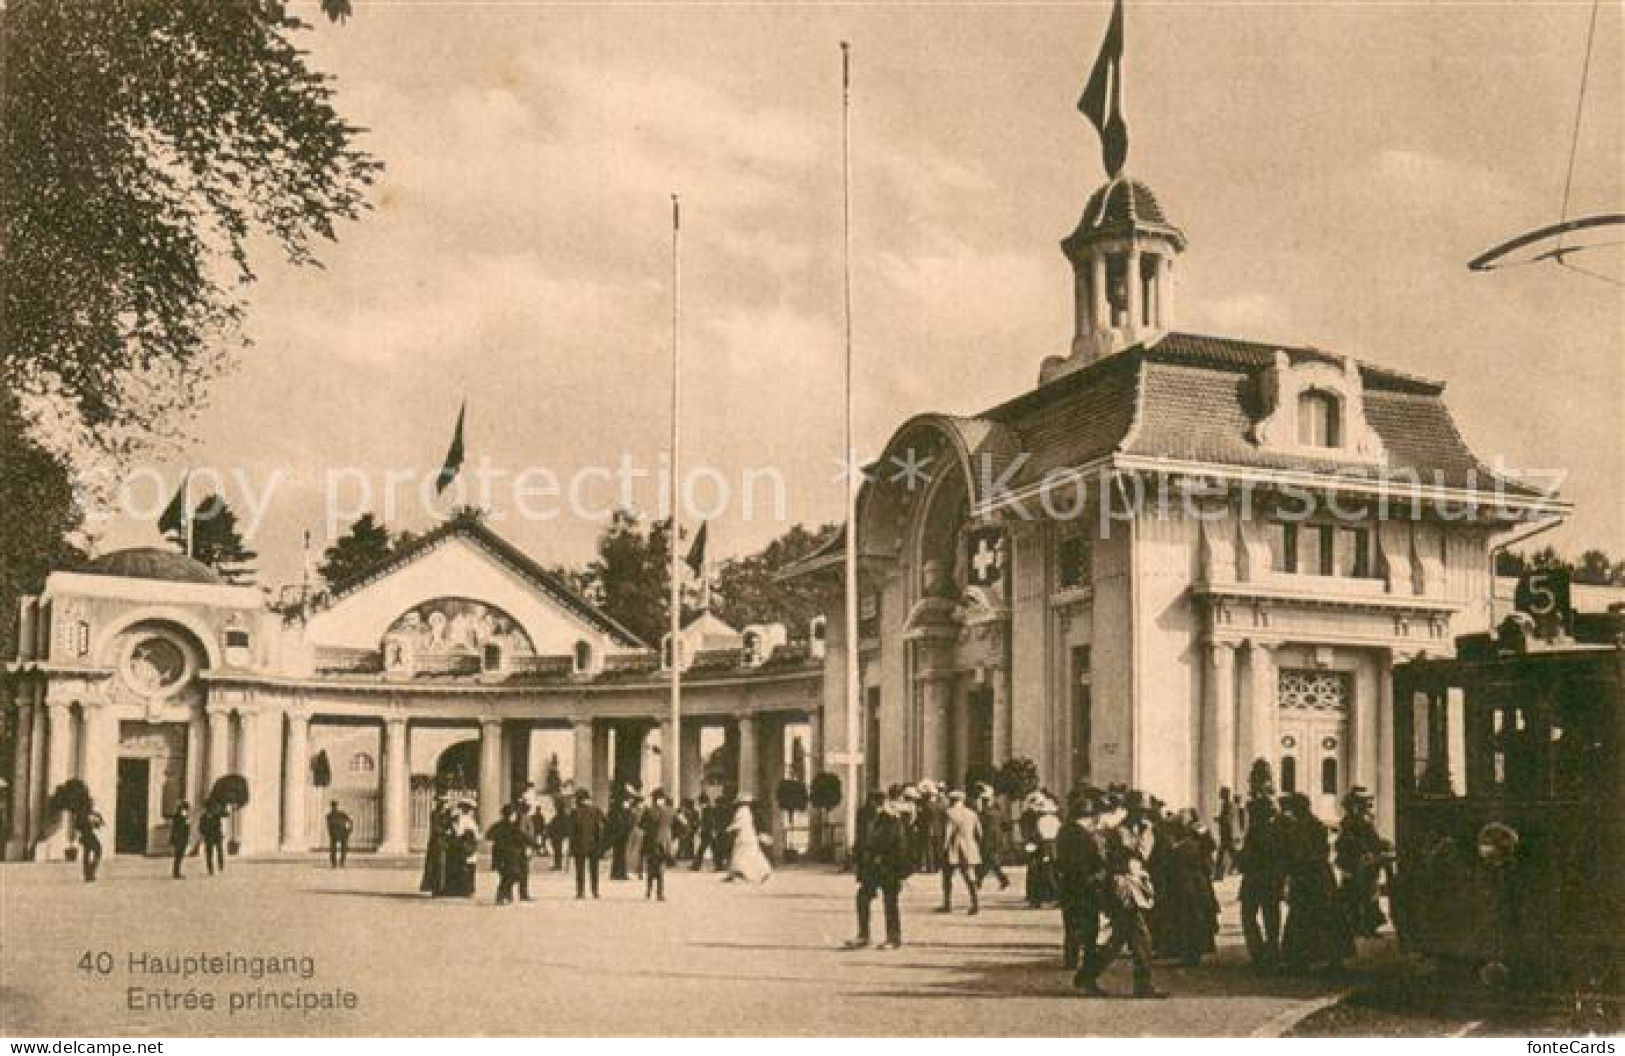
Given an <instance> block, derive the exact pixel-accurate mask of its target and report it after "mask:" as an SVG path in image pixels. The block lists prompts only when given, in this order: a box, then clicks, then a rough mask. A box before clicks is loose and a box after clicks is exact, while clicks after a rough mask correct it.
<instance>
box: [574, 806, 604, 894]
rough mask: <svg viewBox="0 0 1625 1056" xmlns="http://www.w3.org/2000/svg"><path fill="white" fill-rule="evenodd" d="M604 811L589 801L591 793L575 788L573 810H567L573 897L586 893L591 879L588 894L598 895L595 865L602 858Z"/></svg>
mask: <svg viewBox="0 0 1625 1056" xmlns="http://www.w3.org/2000/svg"><path fill="white" fill-rule="evenodd" d="M603 840H604V812H603V811H601V810H599V809H598V808H597V807H596V806H594V805H593V801H592V793H591V792H589V791H587V790H586V789H584V788H582V789H577V790H576V806H575V810H573V811H571V812H570V857H571V858H572V859H574V860H575V863H576V897H577V898H586V897H587V882H588V880H591V881H592V897H594V898H597V897H598V866H599V862H600V861H601V860H602V859H603V855H604V848H603Z"/></svg>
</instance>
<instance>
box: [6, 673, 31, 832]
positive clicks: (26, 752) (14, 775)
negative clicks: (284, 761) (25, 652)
mask: <svg viewBox="0 0 1625 1056" xmlns="http://www.w3.org/2000/svg"><path fill="white" fill-rule="evenodd" d="M16 708H17V739H16V741H15V742H14V743H13V744H12V746H11V758H12V764H11V832H10V833H9V834H8V835H7V839H6V860H7V861H17V860H20V859H22V858H25V857H27V855H28V837H29V835H30V830H31V829H32V827H33V826H32V824H31V823H32V821H33V818H32V816H31V814H30V808H31V807H32V803H30V801H29V793H30V792H31V791H32V790H33V786H34V771H33V770H32V769H30V766H29V764H30V762H31V760H32V758H33V754H34V701H33V693H32V692H31V688H30V687H28V686H26V685H24V686H23V687H20V688H19V690H18V699H17V702H16Z"/></svg>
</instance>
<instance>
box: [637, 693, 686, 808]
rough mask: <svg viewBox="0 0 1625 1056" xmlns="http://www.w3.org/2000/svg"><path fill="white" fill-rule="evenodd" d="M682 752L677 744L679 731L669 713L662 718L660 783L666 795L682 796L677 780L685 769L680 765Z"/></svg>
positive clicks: (679, 797)
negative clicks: (673, 724)
mask: <svg viewBox="0 0 1625 1056" xmlns="http://www.w3.org/2000/svg"><path fill="white" fill-rule="evenodd" d="M680 752H681V749H679V748H678V746H677V731H676V730H675V729H674V728H673V727H672V724H671V716H670V715H669V714H668V715H667V716H666V717H665V718H663V719H661V720H660V784H661V787H663V788H664V789H665V790H666V795H667V796H670V797H673V798H674V799H681V798H682V793H681V792H680V791H679V790H678V788H677V782H678V781H679V780H681V779H682V777H683V775H682V773H681V772H680V771H681V770H683V769H684V768H683V767H681V766H679V765H678V764H680V763H681V762H682V756H681V754H680ZM644 791H652V790H651V789H645V790H644Z"/></svg>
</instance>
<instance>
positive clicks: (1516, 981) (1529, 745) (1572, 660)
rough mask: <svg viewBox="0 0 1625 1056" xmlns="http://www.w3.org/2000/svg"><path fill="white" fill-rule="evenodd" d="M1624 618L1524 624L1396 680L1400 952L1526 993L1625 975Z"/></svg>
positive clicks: (1603, 983) (1581, 989) (1574, 989)
mask: <svg viewBox="0 0 1625 1056" xmlns="http://www.w3.org/2000/svg"><path fill="white" fill-rule="evenodd" d="M1622 631H1625V614H1620V613H1618V612H1610V613H1607V614H1599V615H1597V616H1576V617H1575V620H1574V628H1573V632H1574V634H1573V636H1572V637H1570V636H1567V635H1565V636H1563V637H1560V638H1559V639H1558V640H1556V641H1552V642H1543V641H1540V640H1539V639H1537V638H1535V637H1533V635H1532V634H1531V628H1530V626H1529V622H1528V620H1527V619H1526V618H1524V617H1521V616H1519V617H1515V618H1511V619H1509V620H1508V622H1507V623H1506V624H1503V625H1502V627H1501V629H1500V630H1499V632H1498V633H1497V634H1496V635H1494V636H1491V635H1478V636H1468V637H1466V638H1464V639H1461V640H1459V641H1458V644H1457V658H1456V659H1440V660H1418V661H1413V662H1411V663H1406V664H1400V665H1396V667H1395V670H1394V696H1393V702H1394V732H1395V736H1394V745H1393V749H1394V774H1395V834H1394V835H1395V853H1396V856H1397V862H1396V869H1395V875H1394V883H1393V888H1392V896H1393V897H1392V905H1393V911H1394V923H1395V925H1396V928H1397V930H1398V932H1399V936H1400V941H1401V942H1402V943H1403V944H1404V945H1405V947H1406V948H1407V949H1410V950H1413V951H1416V952H1419V953H1423V954H1426V955H1429V956H1430V957H1432V958H1434V959H1435V960H1437V961H1440V962H1447V963H1449V964H1454V965H1457V966H1461V967H1465V968H1468V969H1470V970H1472V971H1475V972H1476V973H1477V975H1478V978H1479V980H1480V981H1481V982H1483V983H1485V984H1487V985H1492V986H1502V985H1511V986H1514V987H1516V988H1518V989H1520V990H1522V991H1525V992H1533V991H1543V992H1551V993H1568V994H1579V993H1592V994H1605V995H1613V996H1614V997H1616V998H1617V996H1618V995H1619V993H1620V988H1621V981H1622V980H1621V965H1622V963H1625V796H1622V791H1621V790H1622V787H1625V755H1622V751H1621V741H1622V737H1625V688H1622V687H1625V635H1622V633H1621V632H1622Z"/></svg>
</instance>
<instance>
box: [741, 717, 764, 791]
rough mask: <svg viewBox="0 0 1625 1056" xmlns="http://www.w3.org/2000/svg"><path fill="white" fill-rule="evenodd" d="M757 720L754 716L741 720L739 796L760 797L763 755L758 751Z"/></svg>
mask: <svg viewBox="0 0 1625 1056" xmlns="http://www.w3.org/2000/svg"><path fill="white" fill-rule="evenodd" d="M756 725H757V719H756V716H754V715H742V716H740V718H739V795H740V796H741V797H743V796H757V795H759V793H760V791H761V789H760V782H761V776H762V773H761V771H762V760H761V755H760V753H759V752H758V751H757V729H756Z"/></svg>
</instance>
